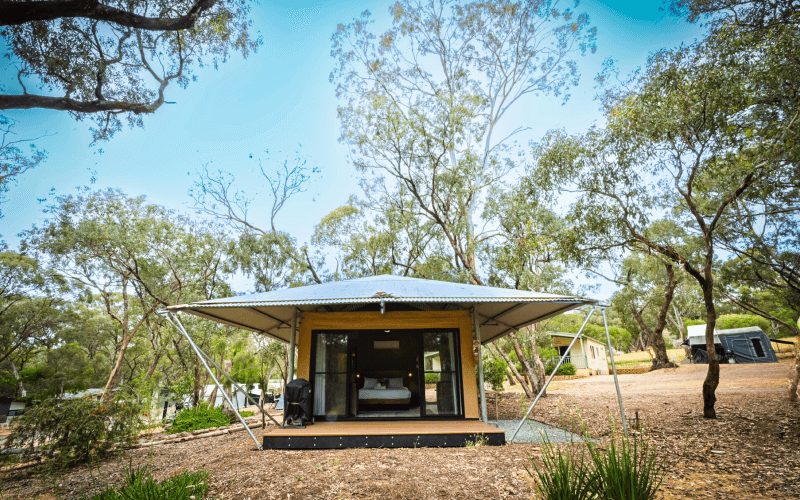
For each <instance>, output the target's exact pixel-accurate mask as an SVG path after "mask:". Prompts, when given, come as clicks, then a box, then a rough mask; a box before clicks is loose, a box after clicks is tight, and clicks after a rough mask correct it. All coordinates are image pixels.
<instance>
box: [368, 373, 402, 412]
mask: <svg viewBox="0 0 800 500" xmlns="http://www.w3.org/2000/svg"><path fill="white" fill-rule="evenodd" d="M358 404H359V406H361V405H409V404H411V391H410V390H409V389H408V388H407V387H405V386H404V385H403V378H402V377H377V376H372V377H370V376H365V377H364V387H362V388H361V389H359V390H358Z"/></svg>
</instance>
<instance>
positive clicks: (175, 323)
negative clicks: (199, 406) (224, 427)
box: [167, 313, 263, 450]
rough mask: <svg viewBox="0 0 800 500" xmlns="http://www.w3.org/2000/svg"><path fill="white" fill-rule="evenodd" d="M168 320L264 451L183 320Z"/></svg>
mask: <svg viewBox="0 0 800 500" xmlns="http://www.w3.org/2000/svg"><path fill="white" fill-rule="evenodd" d="M167 320H169V322H170V323H172V324H173V326H175V328H177V329H178V331H179V332H181V333H182V334H183V336H184V337H186V340H187V341H188V342H189V345H190V346H192V349H194V352H195V354H197V357H198V358H200V361H201V362H202V363H203V366H204V367H205V369H206V371H207V372H208V374H209V375H211V379H212V380H213V381H214V383H215V384H216V385H217V389H219V390H220V391H221V392H222V397H223V398H224V399H225V401H227V402H228V404H229V405H230V406H231V409H233V413H235V414H236V416H237V417H238V418H239V421H240V422H241V423H242V425H243V426H244V430H246V431H247V433H248V434H250V437H251V438H253V442H255V443H256V447H257V448H258V449H259V450H262V449H263V448H262V447H261V443H259V442H258V439H256V437H255V436H254V435H253V432H252V431H251V430H250V427H248V426H247V422H245V421H244V419H243V418H242V416H241V415H240V414H239V412H238V411H236V409H235V408H233V403H232V402H231V400H230V398H229V397H228V394H227V393H226V392H225V389H224V388H223V387H222V384H220V383H219V380H217V377H216V375H214V372H213V371H212V370H211V368H209V367H208V363H206V359H205V357H204V356H203V355H202V354H201V352H202V351H201V350H200V348H199V347H197V344H195V343H194V341H193V340H192V337H190V336H189V334H188V333H187V332H186V329H185V328H184V327H183V323H181V320H179V319H178V318H177V317H176V316H175V315H173V313H167Z"/></svg>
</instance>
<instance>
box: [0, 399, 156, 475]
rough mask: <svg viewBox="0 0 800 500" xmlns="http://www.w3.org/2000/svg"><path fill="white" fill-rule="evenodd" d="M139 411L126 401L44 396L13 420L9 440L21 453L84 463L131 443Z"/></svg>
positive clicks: (55, 460) (139, 408)
mask: <svg viewBox="0 0 800 500" xmlns="http://www.w3.org/2000/svg"><path fill="white" fill-rule="evenodd" d="M141 412H142V409H141V407H140V406H139V405H138V404H136V403H131V402H128V401H111V402H101V401H97V400H94V399H91V398H80V399H72V400H67V401H59V400H56V399H47V400H45V401H42V402H41V403H39V404H38V405H36V406H32V407H30V408H28V410H27V411H26V412H25V413H24V414H23V415H21V416H20V417H18V418H15V419H14V424H15V425H14V431H13V432H12V433H11V436H9V442H10V445H11V446H16V447H20V448H24V451H23V455H26V456H30V455H35V454H38V453H41V454H43V455H44V456H45V457H48V458H50V459H52V460H53V461H52V462H51V463H52V464H58V465H61V466H67V465H70V464H73V463H77V462H85V461H87V460H89V459H90V458H91V459H95V458H99V457H102V456H103V455H105V454H107V453H108V452H109V451H111V450H112V449H114V448H116V447H118V446H125V445H130V444H133V443H134V442H135V441H136V439H137V437H138V432H139V428H140V426H141V418H140V417H141Z"/></svg>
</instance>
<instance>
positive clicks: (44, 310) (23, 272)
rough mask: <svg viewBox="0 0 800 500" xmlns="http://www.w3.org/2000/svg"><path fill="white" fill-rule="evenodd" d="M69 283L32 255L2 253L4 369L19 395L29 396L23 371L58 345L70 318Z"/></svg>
mask: <svg viewBox="0 0 800 500" xmlns="http://www.w3.org/2000/svg"><path fill="white" fill-rule="evenodd" d="M66 288H67V287H66V283H64V281H63V280H61V279H60V278H59V277H58V276H57V275H54V274H53V273H51V272H49V271H48V270H47V269H44V268H43V267H42V266H41V264H40V262H39V261H38V260H37V259H35V258H32V257H30V256H27V255H24V254H21V253H17V252H12V251H9V250H6V249H5V248H2V251H0V366H7V367H8V369H9V371H10V373H11V376H12V377H13V378H14V381H15V384H16V392H17V395H18V396H25V392H26V391H25V386H24V384H23V382H22V378H21V376H20V371H21V370H22V369H23V368H24V367H25V364H26V363H27V361H28V360H30V359H31V358H32V357H33V356H35V355H36V354H37V353H38V352H40V351H42V350H44V349H47V348H48V347H50V346H53V345H54V344H56V343H57V342H58V330H59V327H60V326H61V325H62V324H63V323H65V322H66V321H67V320H68V319H69V315H68V311H67V310H66V309H67V304H66V301H65V300H64V298H63V294H64V293H66V292H67V290H66Z"/></svg>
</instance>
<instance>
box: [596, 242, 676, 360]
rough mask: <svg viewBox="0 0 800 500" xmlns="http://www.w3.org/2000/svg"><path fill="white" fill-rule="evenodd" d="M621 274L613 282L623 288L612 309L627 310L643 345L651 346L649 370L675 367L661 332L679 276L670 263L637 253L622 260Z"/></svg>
mask: <svg viewBox="0 0 800 500" xmlns="http://www.w3.org/2000/svg"><path fill="white" fill-rule="evenodd" d="M622 272H623V275H622V276H621V277H620V278H619V279H618V280H616V283H617V284H619V285H621V286H622V289H621V290H620V291H618V292H617V293H615V294H614V296H613V297H612V300H611V302H612V307H615V308H617V309H622V310H627V311H626V312H628V313H629V314H630V315H631V317H632V318H633V319H634V321H635V323H636V326H637V327H638V329H639V331H640V332H641V336H642V337H644V339H645V343H646V345H649V346H652V347H653V351H654V353H655V357H654V358H653V360H652V366H651V368H650V369H651V370H656V369H659V368H668V367H674V365H673V363H672V362H671V361H670V359H669V355H668V354H667V345H666V342H665V341H664V333H665V329H666V327H667V322H668V321H669V317H670V314H671V312H672V311H671V309H672V301H673V298H674V296H675V290H676V289H677V287H678V279H679V277H680V275H676V272H675V269H674V266H673V264H672V262H669V261H664V260H662V259H661V258H659V256H656V255H647V254H644V253H640V252H635V253H632V254H631V255H629V256H627V257H626V258H625V260H624V262H623V265H622ZM678 272H679V273H680V271H678Z"/></svg>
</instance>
